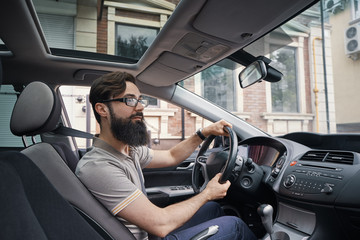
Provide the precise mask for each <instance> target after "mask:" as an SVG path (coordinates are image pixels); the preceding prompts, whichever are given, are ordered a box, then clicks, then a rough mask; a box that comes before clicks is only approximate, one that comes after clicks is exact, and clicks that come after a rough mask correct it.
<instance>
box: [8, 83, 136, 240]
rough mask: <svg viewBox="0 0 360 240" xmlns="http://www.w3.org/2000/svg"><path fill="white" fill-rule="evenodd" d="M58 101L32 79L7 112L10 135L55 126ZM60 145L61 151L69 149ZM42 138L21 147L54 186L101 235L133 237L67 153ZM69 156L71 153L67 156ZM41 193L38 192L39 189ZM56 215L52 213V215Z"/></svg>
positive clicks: (58, 109) (37, 132) (48, 89)
mask: <svg viewBox="0 0 360 240" xmlns="http://www.w3.org/2000/svg"><path fill="white" fill-rule="evenodd" d="M60 114H61V104H60V101H59V99H58V97H57V96H56V94H55V92H54V91H53V90H52V89H51V88H50V87H49V86H47V85H46V84H44V83H42V82H32V83H30V84H29V85H27V86H26V87H25V89H24V90H23V92H22V93H21V94H20V96H19V98H18V100H17V102H16V104H15V106H14V109H13V113H12V116H11V120H10V128H11V131H12V133H13V134H14V135H17V136H20V137H23V138H24V136H31V137H34V136H35V135H38V134H40V136H41V135H42V134H45V133H48V132H50V131H52V130H54V129H55V128H56V127H57V124H58V122H59V120H60ZM66 147H67V146H66V145H63V146H61V148H63V149H62V151H63V152H67V153H69V152H70V153H73V152H71V150H70V149H66ZM58 148H59V146H56V147H54V146H53V145H52V144H49V143H46V142H40V143H35V144H33V145H31V146H29V147H26V148H25V149H24V150H22V151H21V153H23V154H24V155H25V156H27V157H28V158H30V159H31V160H32V161H33V162H34V163H35V165H37V167H39V168H40V170H41V171H42V172H43V174H44V175H45V176H46V177H47V178H48V180H49V181H50V182H51V183H52V185H53V186H54V187H55V189H56V190H57V191H58V192H59V193H60V194H61V195H62V196H63V197H64V198H65V199H66V200H67V201H68V202H69V203H70V205H72V206H73V208H75V209H76V210H77V211H78V212H79V213H80V215H82V216H83V217H84V218H85V219H86V220H87V221H88V222H89V223H90V225H92V227H93V228H94V229H96V230H97V231H98V232H99V233H100V234H101V235H102V236H103V237H104V238H105V239H114V240H119V239H135V237H134V236H133V234H132V233H131V232H130V231H129V230H128V229H127V228H126V227H125V226H124V225H123V224H122V223H121V222H120V221H118V220H117V219H116V218H115V217H114V216H112V215H111V214H110V212H109V211H108V210H107V209H106V208H105V207H104V206H103V205H102V204H101V203H100V202H98V201H97V200H96V199H95V198H94V197H93V196H92V194H91V193H90V192H89V191H88V190H87V189H86V187H85V186H84V185H83V184H82V183H81V182H80V180H79V179H78V178H77V177H76V175H75V174H74V173H73V171H72V170H71V169H70V168H69V166H68V165H67V164H66V163H67V162H68V160H67V159H66V157H69V155H68V154H67V155H68V156H66V155H64V154H61V153H60V152H58V151H57V150H58ZM71 157H72V158H73V157H74V156H71ZM40 194H41V193H40ZM55 217H56V216H55Z"/></svg>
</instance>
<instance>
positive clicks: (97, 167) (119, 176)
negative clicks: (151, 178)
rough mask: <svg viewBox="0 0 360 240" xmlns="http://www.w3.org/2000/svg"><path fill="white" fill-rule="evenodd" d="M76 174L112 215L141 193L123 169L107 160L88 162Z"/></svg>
mask: <svg viewBox="0 0 360 240" xmlns="http://www.w3.org/2000/svg"><path fill="white" fill-rule="evenodd" d="M77 175H78V177H79V179H80V180H81V181H82V182H83V183H84V184H85V186H86V187H87V188H88V189H89V191H90V192H91V193H92V194H93V195H94V196H95V197H96V198H97V199H98V200H99V201H100V202H101V203H102V204H103V205H104V206H105V207H106V208H107V209H108V210H109V211H110V212H111V213H112V214H113V215H114V216H115V215H116V214H118V213H119V212H120V211H121V210H123V209H124V208H125V207H126V206H128V205H129V204H130V203H132V202H133V201H134V200H135V199H137V198H138V197H139V196H140V195H141V194H142V192H141V191H140V190H139V188H137V187H136V186H135V184H134V183H132V182H131V181H130V180H129V179H128V177H127V175H126V173H125V171H124V170H123V169H121V168H119V167H118V166H116V165H113V164H111V163H109V162H103V163H99V162H95V163H94V162H90V163H88V164H86V165H84V166H82V167H81V169H79V170H78V172H77Z"/></svg>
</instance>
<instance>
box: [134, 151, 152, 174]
mask: <svg viewBox="0 0 360 240" xmlns="http://www.w3.org/2000/svg"><path fill="white" fill-rule="evenodd" d="M133 151H134V152H133V155H134V158H137V159H138V160H139V163H140V167H141V169H143V168H146V166H147V165H149V163H150V162H151V160H152V159H153V155H154V153H153V150H151V149H150V148H148V147H146V146H141V147H137V148H134V149H133Z"/></svg>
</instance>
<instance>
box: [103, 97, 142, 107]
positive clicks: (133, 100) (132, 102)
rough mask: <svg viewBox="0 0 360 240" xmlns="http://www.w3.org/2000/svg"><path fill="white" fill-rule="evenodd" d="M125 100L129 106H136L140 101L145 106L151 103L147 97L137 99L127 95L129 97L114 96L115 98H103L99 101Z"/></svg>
mask: <svg viewBox="0 0 360 240" xmlns="http://www.w3.org/2000/svg"><path fill="white" fill-rule="evenodd" d="M115 101H116V102H123V103H125V104H126V106H129V107H136V106H137V104H138V103H141V105H143V106H144V107H147V106H148V105H149V100H147V99H142V98H140V99H136V98H134V97H127V98H114V99H108V100H101V101H99V102H101V103H105V102H115Z"/></svg>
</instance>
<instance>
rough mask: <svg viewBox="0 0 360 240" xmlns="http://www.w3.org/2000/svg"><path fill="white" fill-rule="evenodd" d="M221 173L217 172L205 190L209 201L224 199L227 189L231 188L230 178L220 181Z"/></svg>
mask: <svg viewBox="0 0 360 240" xmlns="http://www.w3.org/2000/svg"><path fill="white" fill-rule="evenodd" d="M221 175H222V174H221V173H218V174H216V175H215V177H213V178H212V179H211V180H210V182H209V183H208V184H207V185H206V188H205V189H204V190H203V192H204V193H205V194H206V196H207V199H208V200H209V201H212V200H217V199H222V198H224V197H225V196H226V193H227V190H228V189H229V187H230V184H231V183H230V181H229V180H227V181H226V182H225V183H222V184H221V183H219V179H220V177H221Z"/></svg>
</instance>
